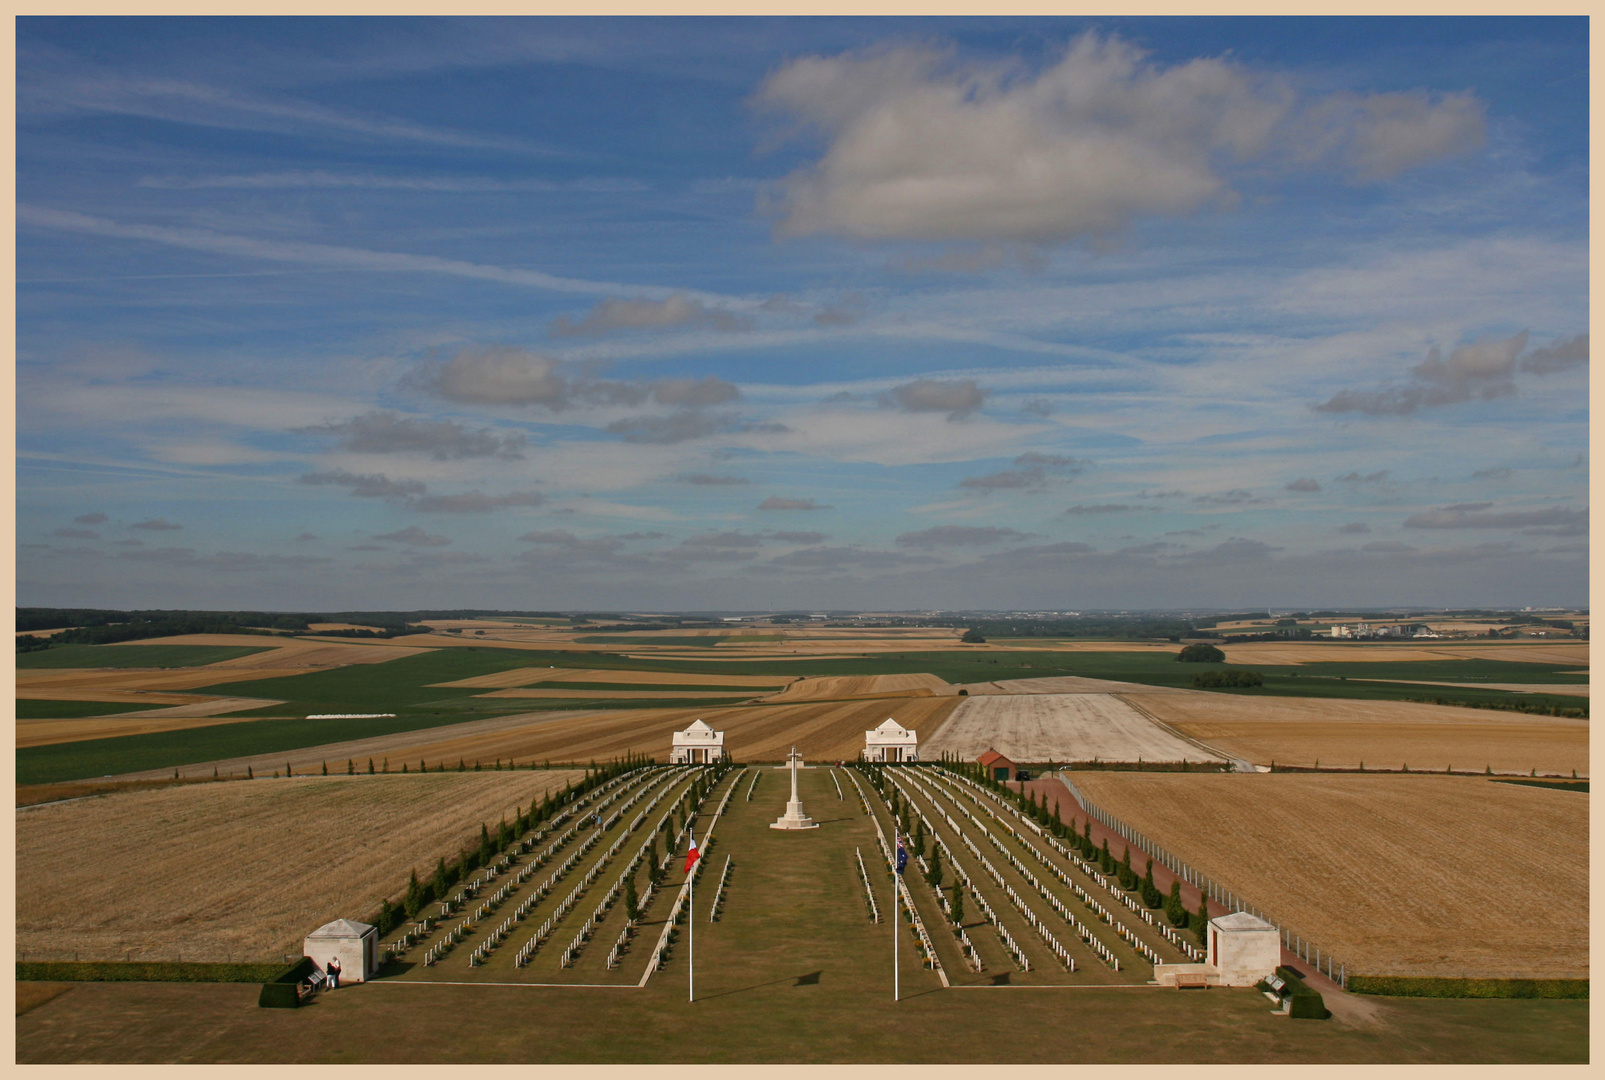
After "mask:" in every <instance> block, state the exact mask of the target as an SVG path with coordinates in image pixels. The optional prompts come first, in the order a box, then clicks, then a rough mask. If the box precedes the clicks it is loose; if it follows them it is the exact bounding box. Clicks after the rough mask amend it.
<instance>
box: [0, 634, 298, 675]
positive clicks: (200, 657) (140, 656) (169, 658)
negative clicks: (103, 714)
mask: <svg viewBox="0 0 1605 1080" xmlns="http://www.w3.org/2000/svg"><path fill="white" fill-rule="evenodd" d="M241 636H244V635H241ZM247 640H250V639H249V638H247ZM256 640H257V644H254V645H169V644H162V645H141V647H140V648H138V649H130V648H128V647H127V646H125V645H58V646H56V647H55V648H53V649H46V650H43V651H41V652H27V653H18V654H17V667H18V668H19V669H20V670H25V671H27V670H35V669H40V668H175V667H200V666H201V665H202V664H215V663H217V662H218V661H220V660H237V659H239V658H241V657H246V656H251V655H254V654H259V653H265V652H273V651H274V649H273V645H272V643H271V639H269V638H259V639H256Z"/></svg>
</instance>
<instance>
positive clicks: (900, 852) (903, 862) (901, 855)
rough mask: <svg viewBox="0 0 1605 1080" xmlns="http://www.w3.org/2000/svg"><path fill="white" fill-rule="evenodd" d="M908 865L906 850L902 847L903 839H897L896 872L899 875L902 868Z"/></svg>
mask: <svg viewBox="0 0 1605 1080" xmlns="http://www.w3.org/2000/svg"><path fill="white" fill-rule="evenodd" d="M907 865H908V849H907V848H905V847H904V846H903V838H902V837H901V836H899V837H898V838H897V872H898V873H899V874H901V873H902V872H903V867H905V866H907Z"/></svg>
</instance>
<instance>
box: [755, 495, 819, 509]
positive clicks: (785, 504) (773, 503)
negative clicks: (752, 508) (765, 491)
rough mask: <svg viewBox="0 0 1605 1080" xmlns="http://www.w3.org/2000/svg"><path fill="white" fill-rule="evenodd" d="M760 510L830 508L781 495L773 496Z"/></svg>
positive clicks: (762, 503) (766, 500)
mask: <svg viewBox="0 0 1605 1080" xmlns="http://www.w3.org/2000/svg"><path fill="white" fill-rule="evenodd" d="M758 509H760V510H829V509H830V507H829V506H825V505H822V504H820V503H816V502H815V501H814V500H812V499H787V498H783V497H782V496H779V495H771V496H769V498H767V499H765V500H764V501H763V502H761V503H759V504H758Z"/></svg>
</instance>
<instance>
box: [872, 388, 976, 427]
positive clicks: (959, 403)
mask: <svg viewBox="0 0 1605 1080" xmlns="http://www.w3.org/2000/svg"><path fill="white" fill-rule="evenodd" d="M985 399H986V391H985V390H983V389H981V387H980V386H979V385H977V384H976V381H975V380H974V379H951V380H944V379H915V380H914V381H913V382H908V383H903V384H902V385H901V386H894V387H892V388H891V389H890V390H888V391H886V392H885V393H884V394H882V395H881V396H880V403H881V406H882V407H883V408H888V409H892V408H895V409H902V410H903V411H904V412H944V413H947V415H948V419H950V420H959V419H962V418H964V417H966V416H968V415H970V414H971V413H972V412H974V411H975V410H976V409H979V408H980V407H981V402H982V401H984V400H985Z"/></svg>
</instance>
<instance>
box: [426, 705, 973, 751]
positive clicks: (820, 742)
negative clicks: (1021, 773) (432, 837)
mask: <svg viewBox="0 0 1605 1080" xmlns="http://www.w3.org/2000/svg"><path fill="white" fill-rule="evenodd" d="M956 701H957V699H955V698H886V699H879V700H874V701H842V702H801V703H798V704H795V705H766V706H750V707H735V708H715V709H707V708H704V709H635V710H631V711H625V712H607V713H590V714H587V715H584V716H579V717H567V718H564V719H562V720H559V721H549V722H545V723H534V724H531V725H529V726H526V727H523V728H516V729H511V728H510V729H503V730H500V731H494V732H484V733H482V734H475V735H471V736H466V737H465V736H456V737H449V736H448V737H446V738H442V739H440V740H439V741H438V742H433V743H429V744H424V745H418V746H416V747H414V748H412V749H410V750H409V751H408V752H407V759H408V760H409V761H410V760H413V759H415V758H418V757H422V758H423V759H424V760H426V761H428V762H429V763H430V764H431V765H432V764H433V763H434V762H435V761H436V760H437V759H438V760H442V761H446V762H456V761H457V760H458V759H459V758H461V759H465V760H467V761H469V762H473V761H476V760H478V761H485V762H489V761H492V760H494V759H496V758H498V757H500V758H503V759H507V758H513V759H516V760H518V761H529V760H535V761H547V760H550V761H590V760H591V759H593V758H594V759H595V760H597V761H605V760H608V759H611V758H613V757H615V756H620V755H622V754H623V753H624V752H625V751H626V750H634V751H636V752H637V753H641V754H646V755H647V756H649V757H655V758H657V759H658V760H659V761H666V760H668V756H669V746H670V743H671V740H672V736H673V734H674V732H676V731H682V730H684V729H685V728H686V727H687V726H688V725H689V724H690V723H691V721H693V720H697V719H702V720H706V721H707V722H708V724H709V725H711V726H712V727H713V728H714V730H716V731H723V732H724V733H725V743H724V744H725V750H726V752H727V753H729V754H730V756H731V757H733V758H734V759H735V760H736V761H779V760H781V759H783V758H784V757H785V756H786V753H787V751H788V750H790V749H791V747H792V746H796V747H797V749H798V751H799V752H800V753H801V754H802V755H803V756H804V757H806V758H810V759H819V760H825V759H845V760H852V759H853V758H856V757H857V756H858V753H859V751H860V750H862V749H863V748H864V732H866V731H868V730H870V729H871V728H874V727H875V726H876V725H878V724H880V723H881V721H883V720H885V719H886V718H887V717H893V718H895V719H896V720H897V722H898V723H900V724H902V725H903V726H904V727H908V728H913V729H915V730H918V731H922V732H923V731H932V730H935V728H936V727H937V725H938V724H940V722H941V721H942V720H943V719H944V718H945V717H946V716H947V714H948V712H949V711H950V710H951V709H952V708H953V706H954V704H955V702H956ZM441 734H445V733H444V732H442V733H441Z"/></svg>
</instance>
